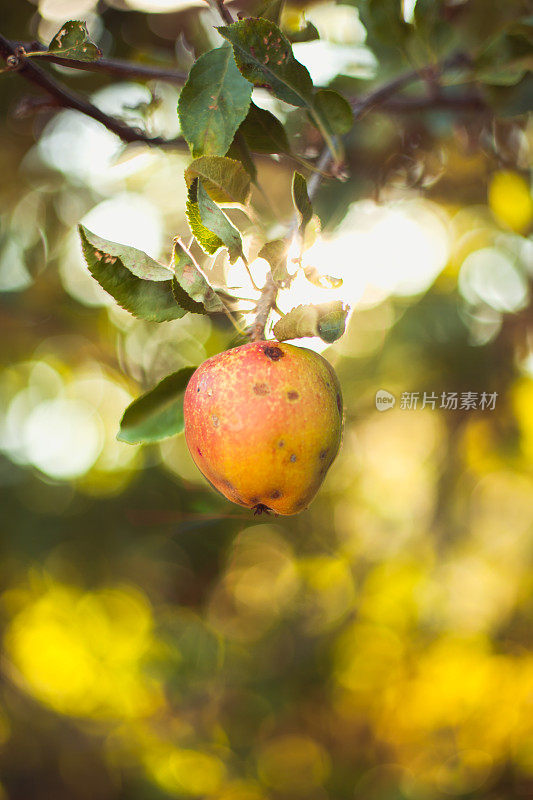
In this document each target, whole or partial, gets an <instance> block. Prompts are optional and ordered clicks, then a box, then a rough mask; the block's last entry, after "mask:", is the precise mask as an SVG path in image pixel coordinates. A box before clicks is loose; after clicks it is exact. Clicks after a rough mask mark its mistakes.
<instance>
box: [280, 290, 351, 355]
mask: <svg viewBox="0 0 533 800" xmlns="http://www.w3.org/2000/svg"><path fill="white" fill-rule="evenodd" d="M348 311H349V308H348V307H347V306H346V307H345V306H344V305H343V303H342V301H341V300H336V301H334V302H332V303H320V304H319V305H312V306H311V305H310V306H297V307H296V308H293V309H292V311H289V313H288V314H286V315H285V316H284V317H282V318H281V319H280V320H279V321H278V322H276V324H275V325H274V328H273V332H274V336H275V337H276V339H277V340H278V341H280V342H282V341H284V340H285V339H301V338H303V337H305V336H319V337H320V338H321V339H322V341H324V342H327V343H328V344H331V343H332V342H336V341H337V339H340V337H341V336H342V334H343V333H344V331H345V328H346V317H347V316H348Z"/></svg>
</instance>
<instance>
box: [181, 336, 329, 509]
mask: <svg viewBox="0 0 533 800" xmlns="http://www.w3.org/2000/svg"><path fill="white" fill-rule="evenodd" d="M184 417H185V438H186V441H187V446H188V448H189V451H190V453H191V455H192V457H193V459H194V461H195V463H196V465H197V466H198V468H199V469H200V471H201V472H202V473H203V475H204V476H205V477H206V478H207V480H208V481H209V482H210V483H211V484H212V486H214V487H215V488H216V489H218V491H219V492H221V493H222V494H223V495H224V496H225V497H227V498H228V499H229V500H232V501H233V502H234V503H237V504H239V505H241V506H246V507H248V508H253V509H255V511H256V513H259V512H261V511H274V512H275V513H276V514H297V513H298V512H299V511H302V510H303V509H304V508H306V507H307V506H308V505H309V503H310V502H311V500H312V499H313V497H314V496H315V494H316V493H317V491H318V489H319V487H320V485H321V484H322V481H323V480H324V476H325V474H326V472H327V470H328V469H329V467H330V466H331V464H332V462H333V460H334V459H335V456H336V455H337V452H338V450H339V446H340V443H341V437H342V428H343V415H342V396H341V390H340V386H339V381H338V378H337V376H336V374H335V372H334V370H333V367H332V366H331V365H330V364H329V363H328V362H327V361H326V360H325V359H324V358H322V356H320V355H318V354H317V353H314V352H313V351H312V350H308V349H307V348H304V347H295V346H294V345H290V344H285V343H284V342H276V341H262V342H251V343H250V344H245V345H242V346H241V347H236V348H235V349H233V350H227V351H225V352H223V353H219V354H218V355H216V356H213V358H209V359H208V360H207V361H205V362H204V363H203V364H202V365H201V366H200V367H198V369H197V370H196V372H195V373H194V374H193V376H192V377H191V379H190V381H189V384H188V386H187V389H186V392H185V398H184Z"/></svg>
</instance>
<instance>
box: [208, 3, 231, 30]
mask: <svg viewBox="0 0 533 800" xmlns="http://www.w3.org/2000/svg"><path fill="white" fill-rule="evenodd" d="M212 1H213V5H214V6H215V8H216V9H217V11H218V12H219V14H220V16H221V17H222V19H223V20H224V22H226V23H227V24H228V25H233V23H234V22H235V20H234V19H233V17H232V16H231V12H230V10H229V8H228V7H227V6H226V5H225V3H224V0H212Z"/></svg>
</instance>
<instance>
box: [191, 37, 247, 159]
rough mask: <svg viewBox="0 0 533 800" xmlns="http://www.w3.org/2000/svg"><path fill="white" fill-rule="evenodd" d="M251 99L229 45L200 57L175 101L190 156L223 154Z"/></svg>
mask: <svg viewBox="0 0 533 800" xmlns="http://www.w3.org/2000/svg"><path fill="white" fill-rule="evenodd" d="M251 96H252V87H251V86H250V84H249V83H248V81H246V80H245V79H244V78H243V76H242V75H241V73H240V72H239V70H238V69H237V66H236V64H235V59H234V58H233V53H232V51H231V47H229V45H227V44H224V45H223V46H222V47H218V48H217V49H216V50H210V51H209V52H208V53H204V54H203V55H202V56H200V58H199V59H198V60H197V61H196V63H195V64H194V65H193V67H192V69H191V71H190V73H189V77H188V79H187V83H186V84H185V86H184V87H183V89H182V91H181V94H180V98H179V101H178V116H179V120H180V125H181V130H182V132H183V135H184V137H185V139H186V140H187V142H188V143H189V145H190V148H191V150H192V154H193V156H201V155H215V156H223V155H225V154H226V153H227V151H228V149H229V146H230V144H231V142H232V141H233V137H234V135H235V131H236V130H237V128H238V127H239V125H240V124H241V122H242V121H243V119H244V118H245V116H246V114H247V113H248V108H249V106H250V98H251Z"/></svg>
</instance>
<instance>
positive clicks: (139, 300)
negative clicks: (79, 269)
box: [78, 225, 189, 322]
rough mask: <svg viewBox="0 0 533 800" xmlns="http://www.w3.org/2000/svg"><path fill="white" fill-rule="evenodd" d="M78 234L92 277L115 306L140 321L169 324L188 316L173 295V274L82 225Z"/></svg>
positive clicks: (145, 255) (131, 249) (144, 256)
mask: <svg viewBox="0 0 533 800" xmlns="http://www.w3.org/2000/svg"><path fill="white" fill-rule="evenodd" d="M78 230H79V234H80V239H81V245H82V249H83V255H84V256H85V261H86V262H87V266H88V268H89V272H90V273H91V275H92V276H93V278H94V279H95V280H96V281H98V283H99V284H100V286H101V287H102V288H103V289H105V290H106V292H108V293H109V294H110V295H111V296H112V297H114V299H115V300H116V301H117V303H118V304H119V305H120V306H121V307H122V308H125V309H126V311H129V312H130V314H133V315H134V316H135V317H139V319H146V320H150V321H151V322H168V321H169V320H172V319H179V318H180V317H183V316H184V315H185V314H186V313H187V310H189V309H187V308H183V307H180V306H179V305H178V304H177V303H176V300H175V299H174V296H173V294H172V272H171V271H170V270H169V269H168V268H167V267H164V266H163V265H162V264H158V263H157V261H154V260H153V258H150V256H149V255H147V254H146V253H143V252H142V250H137V249H136V248H135V247H128V246H127V245H124V244H117V242H109V241H108V240H107V239H102V237H101V236H97V235H96V234H95V233H92V231H89V230H88V229H87V228H85V227H84V226H83V225H80V226H79V228H78Z"/></svg>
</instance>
